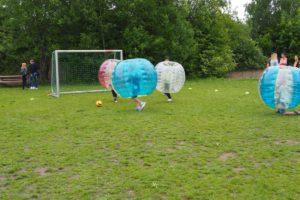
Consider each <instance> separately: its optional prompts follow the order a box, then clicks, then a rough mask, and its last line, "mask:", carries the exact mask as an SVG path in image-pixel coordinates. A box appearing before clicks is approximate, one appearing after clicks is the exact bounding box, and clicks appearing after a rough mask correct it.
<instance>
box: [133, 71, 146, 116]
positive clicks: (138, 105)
mask: <svg viewBox="0 0 300 200" xmlns="http://www.w3.org/2000/svg"><path fill="white" fill-rule="evenodd" d="M139 82H140V78H139V75H138V73H134V74H133V76H132V87H133V88H132V95H133V96H132V97H131V98H132V100H133V101H134V102H135V103H136V108H135V109H136V110H138V111H141V110H143V109H144V107H145V106H146V102H143V101H141V100H140V99H139V98H137V97H138V94H139V92H140V84H139Z"/></svg>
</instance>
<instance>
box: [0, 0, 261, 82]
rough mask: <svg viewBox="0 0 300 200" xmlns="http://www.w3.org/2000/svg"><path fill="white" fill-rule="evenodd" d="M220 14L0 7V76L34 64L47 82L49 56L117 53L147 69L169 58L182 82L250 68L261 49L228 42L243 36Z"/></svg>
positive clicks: (152, 5)
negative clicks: (183, 74) (143, 61)
mask: <svg viewBox="0 0 300 200" xmlns="http://www.w3.org/2000/svg"><path fill="white" fill-rule="evenodd" d="M226 9H227V4H226V1H224V0H164V1H156V0H147V1H146V0H132V1H127V0H72V1H62V0H48V1H37V0H0V39H1V41H0V58H1V59H0V73H1V74H9V73H18V71H19V67H20V63H22V62H25V61H27V62H28V60H29V59H30V58H35V59H36V60H37V62H38V63H39V66H40V71H41V75H42V77H43V78H47V77H49V75H48V73H49V70H50V59H51V52H52V51H53V50H55V49H123V50H124V52H125V58H126V57H128V58H132V57H145V58H148V59H149V60H151V61H152V62H153V63H154V64H155V63H158V62H160V61H162V60H164V59H165V58H167V57H168V58H170V59H171V60H174V61H177V62H180V63H182V64H183V66H184V67H185V69H186V71H187V74H188V76H189V77H193V76H194V77H207V76H218V77H219V76H225V75H226V74H227V72H228V71H231V70H233V69H235V67H236V65H238V68H239V69H240V68H241V65H243V67H247V68H257V66H258V62H259V60H260V58H261V53H260V50H259V49H257V47H256V46H255V43H253V42H252V41H251V39H250V36H249V35H248V34H247V33H246V32H245V34H242V35H243V36H242V37H240V38H239V39H238V40H236V42H235V43H232V39H235V38H234V37H232V35H233V34H232V33H233V32H234V30H238V31H239V32H240V33H244V32H243V31H242V30H241V29H242V25H239V24H240V22H238V21H236V20H234V19H233V17H232V16H231V15H230V16H228V13H227V12H225V11H226ZM228 24H231V25H230V26H229V25H228ZM243 26H246V25H243ZM236 27H240V28H236ZM231 28H232V29H234V30H231ZM243 43H245V44H247V45H246V46H245V48H242V47H241V46H240V44H243ZM233 44H238V47H236V46H234V45H233ZM255 54H257V55H258V56H255ZM242 55H243V56H242ZM240 57H243V58H240ZM256 57H258V58H256ZM239 64H241V65H239Z"/></svg>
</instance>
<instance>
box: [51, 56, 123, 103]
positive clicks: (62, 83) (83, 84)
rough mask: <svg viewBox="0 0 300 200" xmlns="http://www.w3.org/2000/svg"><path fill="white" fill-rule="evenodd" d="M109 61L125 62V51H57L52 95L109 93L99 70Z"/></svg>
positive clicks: (53, 60) (53, 65)
mask: <svg viewBox="0 0 300 200" xmlns="http://www.w3.org/2000/svg"><path fill="white" fill-rule="evenodd" d="M107 59H117V60H123V50H55V51H53V52H52V58H51V95H52V96H54V97H59V96H60V95H61V94H78V93H88V92H104V91H108V90H107V89H105V88H103V87H102V86H101V85H100V84H99V80H98V70H99V67H100V65H101V64H102V63H103V62H104V61H105V60H107Z"/></svg>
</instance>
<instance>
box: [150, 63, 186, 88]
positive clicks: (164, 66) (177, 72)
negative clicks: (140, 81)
mask: <svg viewBox="0 0 300 200" xmlns="http://www.w3.org/2000/svg"><path fill="white" fill-rule="evenodd" d="M155 69H156V72H157V85H156V89H157V90H158V91H160V92H162V93H176V92H179V91H180V90H181V88H182V87H183V85H184V82H185V71H184V68H183V67H182V65H181V64H179V63H177V62H172V61H163V62H160V63H158V64H157V65H156V66H155Z"/></svg>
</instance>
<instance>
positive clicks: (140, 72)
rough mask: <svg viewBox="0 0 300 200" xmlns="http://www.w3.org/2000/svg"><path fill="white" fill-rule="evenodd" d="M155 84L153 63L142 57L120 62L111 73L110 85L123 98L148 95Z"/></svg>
mask: <svg viewBox="0 0 300 200" xmlns="http://www.w3.org/2000/svg"><path fill="white" fill-rule="evenodd" d="M156 84H157V73H156V71H155V68H154V66H153V64H152V63H151V62H150V61H148V60H146V59H142V58H136V59H128V60H124V61H122V62H120V63H119V64H118V65H117V66H116V67H115V69H114V71H113V74H112V86H113V89H114V90H115V91H116V93H117V94H118V95H119V96H121V97H123V98H132V97H137V96H145V95H150V94H151V93H152V92H153V91H154V89H155V87H156Z"/></svg>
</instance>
